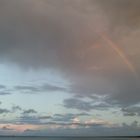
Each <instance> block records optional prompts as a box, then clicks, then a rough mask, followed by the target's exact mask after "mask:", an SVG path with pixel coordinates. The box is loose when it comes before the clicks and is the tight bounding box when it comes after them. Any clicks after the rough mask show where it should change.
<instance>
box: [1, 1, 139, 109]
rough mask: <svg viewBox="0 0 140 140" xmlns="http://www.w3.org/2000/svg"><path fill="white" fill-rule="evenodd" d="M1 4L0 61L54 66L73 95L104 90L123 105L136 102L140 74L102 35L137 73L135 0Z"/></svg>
mask: <svg viewBox="0 0 140 140" xmlns="http://www.w3.org/2000/svg"><path fill="white" fill-rule="evenodd" d="M1 5H2V6H1V8H0V13H1V15H0V17H1V18H0V20H1V23H0V29H1V33H0V36H1V40H2V41H1V45H0V46H1V47H0V57H1V61H2V62H4V63H16V64H17V65H18V66H20V67H21V68H23V69H24V70H25V69H26V70H27V69H29V68H33V69H35V70H39V69H43V68H47V69H51V70H55V71H57V72H58V73H59V74H60V75H61V76H62V77H64V78H65V79H66V80H67V81H68V82H70V92H71V93H72V94H75V95H81V96H83V97H84V96H85V97H87V96H88V97H91V95H95V94H96V95H97V94H98V95H100V96H102V95H103V96H104V95H108V96H109V100H113V101H114V102H115V101H117V102H118V103H119V104H120V105H122V106H127V105H133V104H136V103H138V102H139V101H140V95H139V94H138V93H139V92H140V86H139V84H140V80H139V78H135V76H134V74H133V73H132V72H131V71H130V70H129V68H128V66H127V64H125V63H124V61H123V60H122V59H121V58H120V57H119V55H118V54H116V53H115V52H114V51H113V50H111V47H110V46H109V44H108V43H107V42H106V41H105V40H103V38H102V36H101V35H100V33H101V32H104V33H106V34H107V36H110V37H109V38H111V40H112V41H113V42H114V43H115V44H117V45H118V48H121V49H122V50H123V52H124V54H125V56H127V58H128V60H129V61H131V63H132V64H133V66H134V69H136V72H137V75H139V74H140V65H139V56H140V50H139V36H140V31H139V25H140V24H139V23H140V20H139V12H140V11H139V6H140V1H139V0H133V1H132V0H123V1H122V0H107V1H105V2H104V1H102V0H93V1H91V0H86V1H85V0H80V1H79V0H76V1H74V0H72V1H70V0H66V1H63V0H62V1H61V2H57V1H50V0H47V1H44V0H40V1H37V0H30V1H27V0H23V1H18V2H17V1H16V0H13V1H10V2H9V1H7V0H6V1H2V2H1ZM132 46H133V47H132ZM138 77H139V76H138ZM46 88H47V89H48V90H53V91H56V90H61V91H64V90H65V89H63V88H62V89H61V88H56V87H49V86H46ZM28 90H35V91H36V89H34V88H29V89H28ZM132 93H133V94H132ZM84 104H85V105H84V106H89V108H90V107H91V106H90V105H89V104H88V103H84ZM84 106H83V107H82V108H84V109H86V107H84Z"/></svg>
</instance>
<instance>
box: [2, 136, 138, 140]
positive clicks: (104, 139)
mask: <svg viewBox="0 0 140 140" xmlns="http://www.w3.org/2000/svg"><path fill="white" fill-rule="evenodd" d="M0 140H140V137H130V138H129V137H116V138H114V137H31V136H29V137H27V136H26V137H16V136H12V137H0Z"/></svg>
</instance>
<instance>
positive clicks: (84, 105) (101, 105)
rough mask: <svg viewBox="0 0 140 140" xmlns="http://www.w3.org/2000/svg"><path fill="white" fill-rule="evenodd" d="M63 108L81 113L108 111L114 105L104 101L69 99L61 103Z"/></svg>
mask: <svg viewBox="0 0 140 140" xmlns="http://www.w3.org/2000/svg"><path fill="white" fill-rule="evenodd" d="M63 106H64V107H66V108H72V109H78V110H83V111H90V110H108V109H110V108H113V107H114V105H111V104H109V103H107V102H104V101H97V102H95V103H94V101H84V100H82V99H78V98H69V99H65V100H64V101H63Z"/></svg>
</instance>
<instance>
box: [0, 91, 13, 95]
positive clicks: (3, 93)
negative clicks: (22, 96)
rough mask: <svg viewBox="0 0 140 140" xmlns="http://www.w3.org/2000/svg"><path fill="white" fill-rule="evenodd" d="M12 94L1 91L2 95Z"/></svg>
mask: <svg viewBox="0 0 140 140" xmlns="http://www.w3.org/2000/svg"><path fill="white" fill-rule="evenodd" d="M10 94H12V93H11V92H6V91H0V95H10Z"/></svg>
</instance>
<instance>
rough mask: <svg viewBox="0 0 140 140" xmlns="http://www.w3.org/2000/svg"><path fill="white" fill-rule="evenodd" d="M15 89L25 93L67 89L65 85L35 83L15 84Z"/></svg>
mask: <svg viewBox="0 0 140 140" xmlns="http://www.w3.org/2000/svg"><path fill="white" fill-rule="evenodd" d="M14 88H15V90H17V91H18V90H19V91H23V92H24V93H27V92H28V93H31V94H32V93H37V92H47V91H50V92H55V91H66V90H67V89H66V88H64V87H59V86H55V85H50V84H43V85H38V86H37V85H34V86H15V87H14Z"/></svg>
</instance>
